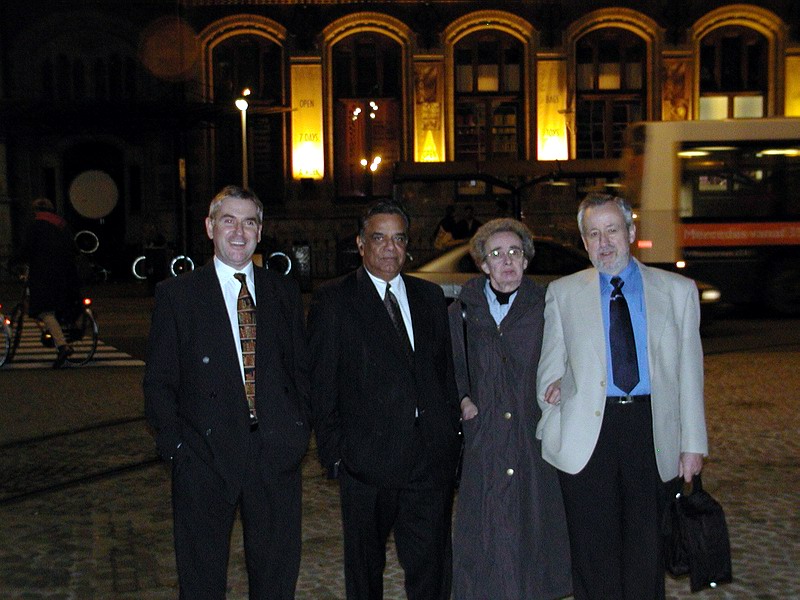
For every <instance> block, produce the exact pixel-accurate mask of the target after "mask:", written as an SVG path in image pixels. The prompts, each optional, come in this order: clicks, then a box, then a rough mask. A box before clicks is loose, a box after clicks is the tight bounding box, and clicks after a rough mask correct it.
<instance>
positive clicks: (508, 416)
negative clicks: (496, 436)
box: [503, 412, 511, 421]
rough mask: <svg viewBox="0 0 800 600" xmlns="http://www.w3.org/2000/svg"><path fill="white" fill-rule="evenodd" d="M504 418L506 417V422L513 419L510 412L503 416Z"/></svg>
mask: <svg viewBox="0 0 800 600" xmlns="http://www.w3.org/2000/svg"><path fill="white" fill-rule="evenodd" d="M503 416H504V417H505V419H506V421H508V420H510V419H511V413H510V412H507V413H505V414H503Z"/></svg>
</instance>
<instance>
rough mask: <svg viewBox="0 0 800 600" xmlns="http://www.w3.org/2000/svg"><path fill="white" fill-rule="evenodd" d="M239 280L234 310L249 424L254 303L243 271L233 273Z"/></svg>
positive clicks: (253, 395)
mask: <svg viewBox="0 0 800 600" xmlns="http://www.w3.org/2000/svg"><path fill="white" fill-rule="evenodd" d="M234 277H236V279H238V280H239V283H240V284H241V288H240V289H239V298H238V299H237V300H236V312H237V314H238V315H239V339H240V341H241V344H242V364H243V365H244V391H245V394H246V395H247V407H248V408H249V409H250V425H251V426H252V425H254V424H256V423H257V422H258V420H257V419H256V304H255V302H253V297H252V296H251V295H250V291H249V290H248V289H247V277H246V276H245V274H244V273H236V274H235V275H234Z"/></svg>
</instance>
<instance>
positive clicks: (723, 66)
mask: <svg viewBox="0 0 800 600" xmlns="http://www.w3.org/2000/svg"><path fill="white" fill-rule="evenodd" d="M767 46H768V44H767V40H766V38H765V37H764V36H763V35H761V34H760V33H758V32H757V31H754V30H752V29H748V28H746V27H740V26H735V25H732V26H727V27H720V28H719V29H715V30H714V31H713V32H712V33H710V34H709V35H707V36H705V37H704V38H703V40H702V43H701V45H700V118H701V119H728V118H750V117H763V116H764V101H765V99H766V96H767V68H766V65H767V64H768V63H767Z"/></svg>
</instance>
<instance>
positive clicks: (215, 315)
mask: <svg viewBox="0 0 800 600" xmlns="http://www.w3.org/2000/svg"><path fill="white" fill-rule="evenodd" d="M198 278H199V279H198V283H199V292H198V293H197V294H196V298H197V302H198V304H199V305H200V307H201V308H200V310H201V311H202V312H203V315H202V316H201V322H202V323H203V326H204V327H206V328H207V330H208V334H207V337H208V339H210V340H215V342H216V343H218V344H220V345H221V346H222V348H223V351H224V354H225V355H226V356H227V358H225V359H224V360H223V361H221V362H223V363H224V364H222V365H219V366H218V367H217V368H218V369H219V370H220V371H222V372H223V374H224V375H225V377H227V378H228V379H229V380H230V381H231V385H239V386H241V388H242V393H244V384H243V383H242V374H241V371H240V370H239V360H238V352H237V349H236V342H235V340H234V339H233V333H232V331H231V322H230V318H229V317H228V309H227V308H226V306H225V298H224V296H223V295H222V288H221V287H220V284H219V279H218V278H217V272H216V269H215V268H214V263H213V261H210V262H208V263H206V264H205V265H203V266H202V267H201V268H200V269H198Z"/></svg>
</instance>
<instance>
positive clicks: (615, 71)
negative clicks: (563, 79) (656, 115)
mask: <svg viewBox="0 0 800 600" xmlns="http://www.w3.org/2000/svg"><path fill="white" fill-rule="evenodd" d="M646 57H647V49H646V45H645V41H644V40H643V39H642V38H640V37H639V36H637V35H636V34H634V33H632V32H630V31H628V30H626V29H622V28H619V27H607V28H604V29H598V30H596V31H593V32H591V33H588V34H587V35H585V36H583V37H582V38H580V39H579V40H578V41H577V43H576V45H575V89H576V99H575V100H576V102H575V123H576V142H577V148H576V155H577V158H613V157H619V156H620V155H621V153H622V136H623V132H624V131H625V127H626V126H627V125H628V123H631V122H634V121H639V120H642V119H643V118H645V98H646V93H645V90H646V81H645V74H646V72H647V70H646V68H645V64H646Z"/></svg>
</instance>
